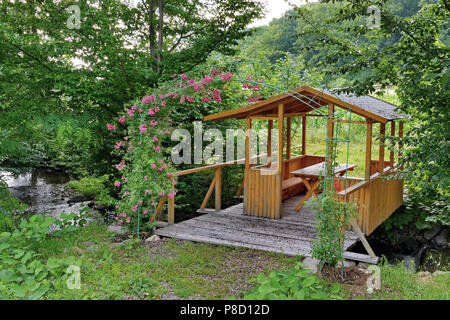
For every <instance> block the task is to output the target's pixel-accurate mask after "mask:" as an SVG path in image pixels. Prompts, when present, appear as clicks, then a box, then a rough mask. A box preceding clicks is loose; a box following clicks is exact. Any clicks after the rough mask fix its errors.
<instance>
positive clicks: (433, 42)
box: [296, 0, 450, 226]
mask: <svg viewBox="0 0 450 320" xmlns="http://www.w3.org/2000/svg"><path fill="white" fill-rule="evenodd" d="M321 2H322V3H326V4H328V3H336V2H338V3H342V4H343V6H342V8H340V9H339V10H337V11H336V12H335V14H334V15H333V16H332V17H331V18H330V19H329V23H330V24H329V25H331V26H333V28H340V31H343V32H344V31H345V32H346V33H347V35H348V37H347V39H345V40H344V39H340V38H338V37H335V36H333V33H332V31H334V30H329V28H328V27H327V24H324V25H322V26H321V27H317V26H316V25H315V24H314V21H313V20H311V19H310V17H308V12H306V11H305V10H304V9H303V8H301V7H299V8H296V11H297V13H298V15H299V19H301V20H303V21H306V22H307V23H309V24H310V25H311V26H312V28H311V29H310V33H311V35H314V36H315V39H316V41H315V42H314V43H313V48H320V47H322V46H324V45H326V46H327V48H328V49H329V53H328V56H327V60H326V63H325V64H324V65H323V71H324V72H325V73H327V74H330V75H345V74H348V73H354V74H356V75H363V76H364V77H360V78H358V79H357V80H356V81H353V82H352V83H351V86H349V87H348V88H346V89H345V90H344V91H353V92H356V93H357V94H361V95H363V94H371V93H374V92H376V88H377V87H378V86H376V85H381V88H382V89H384V88H386V87H387V86H395V87H396V92H397V95H398V97H399V99H400V101H401V106H400V108H401V110H400V111H402V112H404V113H407V114H409V115H410V119H411V122H410V129H409V130H408V131H407V133H406V136H405V138H404V139H403V140H402V141H400V142H401V143H402V144H403V145H404V146H405V152H404V155H403V160H402V161H401V163H400V165H401V166H403V167H404V170H403V171H402V172H401V174H400V177H402V178H405V179H407V181H408V196H409V199H410V201H409V202H408V205H409V208H410V209H411V211H410V212H412V213H414V215H415V216H416V217H417V220H416V222H417V225H418V226H420V225H423V222H424V219H426V220H428V221H439V222H441V223H443V224H446V225H448V224H450V208H449V205H448V204H449V203H450V194H449V190H450V158H449V156H448V155H449V150H450V108H449V106H448V101H450V90H449V89H450V88H449V72H448V70H449V47H448V43H449V42H448V39H449V37H448V36H449V35H448V30H449V29H448V27H449V26H448V23H449V16H450V8H449V5H448V3H447V1H445V0H441V1H420V3H419V5H420V10H419V11H418V12H416V13H415V14H411V12H409V13H408V12H404V13H403V14H401V15H398V14H396V11H395V8H394V9H393V8H392V7H390V6H389V3H390V1H387V0H362V1H357V2H355V1H352V2H347V1H340V0H322V1H321ZM403 2H405V1H403ZM408 2H409V3H416V4H417V1H412V0H411V1H408ZM370 6H376V8H377V9H378V11H379V13H380V22H381V23H380V25H379V26H375V28H373V29H371V27H372V25H371V24H367V23H366V19H365V17H368V12H371V9H370V8H369V7H370ZM397 13H398V11H397ZM361 17H363V19H362V23H359V24H356V25H355V26H354V27H353V28H346V29H344V30H343V29H342V28H341V27H342V26H345V24H344V22H347V21H357V20H358V19H359V20H360V21H361ZM361 36H363V37H367V38H369V39H373V40H374V41H376V42H375V43H377V42H380V41H383V40H385V41H389V40H390V39H392V38H393V37H397V38H398V41H397V42H394V43H392V44H391V45H390V46H384V47H380V46H377V45H373V44H370V43H369V44H367V45H364V44H363V43H355V42H354V41H353V40H352V39H357V38H358V37H361ZM337 57H345V59H346V61H347V63H345V64H341V63H340V62H341V59H338V58H337ZM368 71H370V72H368ZM361 79H362V80H361ZM404 221H406V220H404ZM406 222H409V221H406Z"/></svg>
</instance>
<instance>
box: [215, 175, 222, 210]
mask: <svg viewBox="0 0 450 320" xmlns="http://www.w3.org/2000/svg"><path fill="white" fill-rule="evenodd" d="M214 180H216V181H215V182H216V183H215V187H214V189H215V191H216V194H215V201H216V208H215V209H216V211H220V210H222V168H217V169H216V174H215V177H214Z"/></svg>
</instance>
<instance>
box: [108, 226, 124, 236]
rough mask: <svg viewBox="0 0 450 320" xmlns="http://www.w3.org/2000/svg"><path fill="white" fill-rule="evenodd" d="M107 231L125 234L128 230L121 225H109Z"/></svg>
mask: <svg viewBox="0 0 450 320" xmlns="http://www.w3.org/2000/svg"><path fill="white" fill-rule="evenodd" d="M108 232H114V233H116V234H127V233H128V231H127V230H126V229H125V228H124V227H122V226H109V227H108Z"/></svg>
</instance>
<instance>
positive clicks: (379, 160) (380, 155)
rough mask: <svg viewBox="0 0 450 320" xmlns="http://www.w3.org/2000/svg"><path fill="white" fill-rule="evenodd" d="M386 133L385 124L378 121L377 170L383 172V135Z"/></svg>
mask: <svg viewBox="0 0 450 320" xmlns="http://www.w3.org/2000/svg"><path fill="white" fill-rule="evenodd" d="M385 135H386V125H385V124H384V123H380V151H379V155H378V162H379V168H378V172H381V173H382V172H383V170H384V141H385V138H384V136H385Z"/></svg>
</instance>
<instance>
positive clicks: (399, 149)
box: [398, 121, 403, 161]
mask: <svg viewBox="0 0 450 320" xmlns="http://www.w3.org/2000/svg"><path fill="white" fill-rule="evenodd" d="M398 137H399V138H400V139H401V138H403V121H400V123H399V126H398ZM402 147H403V144H402V142H399V143H398V161H400V158H401V157H402V152H401V148H402Z"/></svg>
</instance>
